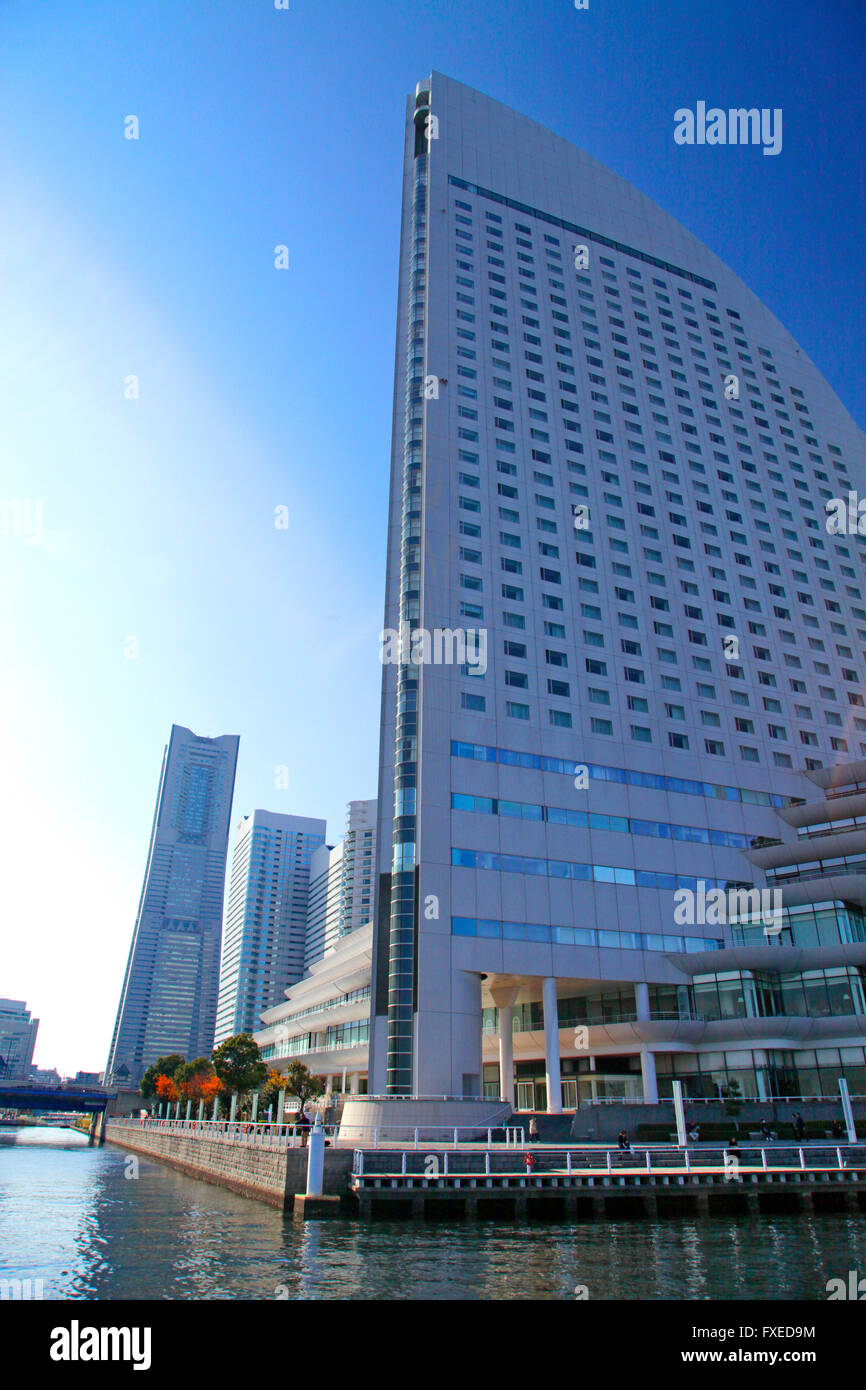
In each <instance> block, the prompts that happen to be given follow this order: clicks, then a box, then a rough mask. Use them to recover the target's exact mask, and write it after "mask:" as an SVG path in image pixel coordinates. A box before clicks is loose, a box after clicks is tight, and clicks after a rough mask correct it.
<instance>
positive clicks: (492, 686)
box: [370, 73, 866, 1111]
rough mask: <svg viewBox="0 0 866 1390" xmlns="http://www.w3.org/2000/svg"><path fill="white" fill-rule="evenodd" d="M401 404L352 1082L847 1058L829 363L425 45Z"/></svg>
mask: <svg viewBox="0 0 866 1390" xmlns="http://www.w3.org/2000/svg"><path fill="white" fill-rule="evenodd" d="M752 231H753V229H750V228H749V227H744V229H743V235H744V236H749V235H751V234H752ZM755 234H756V235H761V234H762V233H761V232H760V230H759V229H758V230H757V231H755ZM394 421H395V428H394V439H393V450H392V463H391V500H390V516H389V542H388V571H387V590H386V604H385V627H386V628H387V629H391V630H398V629H400V627H401V625H406V629H407V633H408V634H409V635H410V636H411V639H412V640H411V644H410V642H408V641H407V642H404V649H405V651H406V652H409V651H414V652H415V653H416V654H417V655H419V656H420V658H421V659H420V660H419V661H418V662H417V663H415V664H410V663H408V662H406V661H401V662H399V663H398V664H386V665H385V666H384V668H383V705H382V710H383V716H382V745H381V760H380V780H379V802H378V815H379V825H378V845H379V879H378V911H377V914H376V919H375V929H374V954H373V1009H372V1027H371V1078H370V1090H371V1092H378V1093H381V1092H388V1093H390V1094H392V1095H413V1094H414V1095H450V1096H461V1095H473V1096H477V1095H480V1094H481V1093H482V1090H483V1091H485V1092H488V1093H490V1094H494V1095H496V1094H500V1093H501V1094H502V1095H504V1096H506V1097H507V1098H509V1099H512V1098H514V1095H515V1085H517V1086H524V1087H525V1088H526V1090H525V1092H524V1093H523V1104H524V1108H533V1107H538V1108H541V1107H543V1106H546V1107H547V1108H549V1109H550V1110H552V1111H558V1110H560V1109H561V1108H563V1105H564V1104H571V1105H573V1104H574V1102H575V1098H576V1096H577V1095H578V1088H579V1087H580V1088H584V1087H585V1088H586V1090H585V1094H587V1095H590V1092H591V1094H592V1096H594V1097H597V1096H601V1095H607V1096H625V1097H629V1096H633V1095H641V1094H642V1095H643V1096H644V1097H645V1098H646V1099H648V1100H654V1099H656V1098H657V1096H658V1095H659V1094H662V1095H670V1093H671V1084H672V1079H673V1077H674V1075H677V1076H679V1077H681V1079H683V1081H684V1082H685V1084H686V1087H687V1090H688V1091H690V1092H691V1093H693V1094H708V1095H717V1094H719V1093H720V1092H721V1091H722V1090H723V1088H725V1087H730V1086H731V1085H732V1084H733V1083H736V1086H737V1087H738V1088H739V1090H740V1093H741V1094H745V1095H756V1096H762V1095H766V1094H804V1093H808V1092H809V1091H810V1090H814V1089H815V1088H820V1087H823V1088H824V1089H825V1090H826V1089H827V1088H828V1087H829V1089H830V1091H831V1093H832V1090H833V1088H834V1085H835V1079H836V1078H837V1077H838V1076H840V1075H843V1074H846V1075H848V1076H849V1077H850V1078H851V1079H852V1080H853V1083H854V1085H857V1086H859V1087H860V1089H861V1090H862V1089H863V1085H862V1082H863V1081H864V1079H866V1054H864V1043H866V1020H864V1018H863V1004H862V998H863V994H862V981H861V976H860V971H861V962H862V958H863V950H864V945H863V943H864V941H866V923H864V916H863V905H864V902H866V877H864V872H863V870H864V865H866V832H864V829H863V826H862V824H861V820H862V818H861V815H860V812H861V811H862V810H863V809H864V805H863V804H862V803H863V797H864V787H866V707H864V693H863V682H864V658H863V652H864V644H866V574H864V546H866V537H864V536H861V535H858V534H856V531H857V527H856V524H855V526H854V527H853V528H851V527H850V526H849V525H847V524H842V525H841V526H839V525H837V526H835V527H834V526H833V525H832V524H831V521H832V517H831V516H828V511H827V507H828V504H830V506H831V508H832V505H833V501H834V499H847V498H848V495H849V490H850V491H855V492H859V493H860V495H864V493H866V441H864V438H863V435H862V433H861V432H860V430H859V429H858V428H857V426H856V425H855V423H854V421H853V420H852V419H851V417H850V415H849V414H848V412H847V411H846V410H845V408H844V407H843V405H842V404H841V402H840V401H839V400H838V398H837V397H836V395H835V394H834V392H833V391H832V389H831V388H830V386H829V385H828V384H827V382H826V381H825V380H824V379H823V377H822V376H821V374H820V373H819V371H818V370H817V368H816V367H815V366H814V365H813V364H812V363H811V362H810V361H809V359H808V358H807V357H806V355H805V353H804V352H803V351H802V350H801V348H800V347H798V345H797V343H796V342H795V341H794V340H793V338H792V337H791V335H790V334H789V333H788V332H787V331H786V330H785V328H783V326H782V325H781V324H780V323H779V322H778V321H777V320H776V319H775V318H774V317H773V315H772V314H771V313H770V312H769V311H768V310H767V309H766V308H765V306H764V305H763V304H762V303H761V302H760V301H759V300H758V299H757V298H756V297H755V295H754V294H753V293H752V292H751V291H750V290H749V289H748V288H747V287H746V285H744V284H743V283H742V281H740V280H739V279H738V278H737V276H736V275H734V274H733V273H732V272H731V271H730V270H729V269H728V267H727V266H726V265H725V264H724V263H723V261H722V260H721V259H719V257H718V256H717V255H715V254H714V253H713V252H711V251H710V250H708V248H707V247H705V246H704V245H702V244H701V243H700V242H699V241H698V240H697V239H696V238H695V237H693V236H692V235H690V233H688V232H687V231H686V230H685V229H684V228H683V227H681V226H680V225H679V224H678V223H676V222H675V221H674V220H673V218H671V217H670V216H668V215H667V214H666V213H665V212H663V211H662V209H661V208H659V207H657V206H656V205H655V204H654V203H652V202H651V201H650V200H649V199H648V198H647V197H645V196H644V195H642V194H641V193H639V192H638V191H637V190H636V189H635V188H633V187H631V186H629V185H628V184H627V183H625V182H624V180H622V179H621V178H619V177H618V176H617V175H616V174H614V173H612V172H611V171H610V170H608V169H606V168H604V167H603V166H602V165H600V164H598V163H597V162H596V161H595V160H594V159H592V158H591V157H590V156H589V155H587V154H584V153H583V152H582V151H581V150H578V149H576V148H574V147H573V146H571V145H569V144H568V143H567V142H566V141H565V140H563V139H561V138H560V137H559V136H557V135H554V134H552V133H551V132H550V131H548V130H545V129H543V128H542V127H541V126H539V125H537V124H536V123H535V122H533V121H531V120H529V119H527V118H526V117H524V116H521V115H518V114H517V113H516V112H514V111H512V110H510V109H509V108H507V107H505V106H503V105H501V104H499V103H498V102H495V101H492V100H490V99H489V98H488V97H485V96H483V95H482V94H481V93H479V92H476V91H473V90H471V89H470V88H468V87H465V86H463V85H462V84H460V83H458V82H455V81H452V80H451V79H449V78H447V77H443V76H442V75H441V74H439V73H434V74H433V75H432V77H431V78H430V79H429V80H427V81H424V82H422V83H421V84H419V87H418V90H417V92H416V94H415V96H414V97H413V98H410V100H409V102H408V104H407V114H406V145H405V165H404V182H403V227H402V242H401V256H400V277H399V311H398V346H397V365H396V376H395V411H394ZM443 632H445V633H448V634H449V637H448V639H447V640H446V642H445V644H444V645H443V644H442V643H441V642H440V644H439V648H438V657H437V656H436V652H437V634H442V633H443ZM455 633H457V634H460V633H463V634H464V635H468V634H469V633H474V634H475V637H474V638H473V639H472V640H470V641H469V643H468V644H467V643H466V642H464V643H463V645H462V646H461V645H460V643H459V642H456V641H455V640H453V639H454V634H455ZM478 634H482V635H483V645H484V659H483V660H481V659H478V658H479V654H480V648H479V644H478ZM416 639H417V643H416ZM424 641H426V643H427V655H425V654H424V648H423V645H422V643H423V642H424ZM473 643H474V644H473ZM448 650H450V651H451V652H452V653H453V655H452V656H451V657H450V658H449V657H448V656H447V655H444V656H443V652H447V651H448ZM431 654H432V656H431ZM816 786H817V789H818V790H816ZM739 886H744V888H751V887H756V888H759V889H766V890H767V891H768V892H769V893H770V894H775V893H778V894H779V895H780V896H779V898H778V899H775V898H771V901H772V902H773V903H774V904H775V903H777V902H778V904H779V911H778V914H777V915H775V916H773V917H772V918H771V921H770V923H769V924H768V923H766V922H763V921H762V919H761V916H760V913H756V912H755V910H754V906H753V905H754V899H732V898H731V897H730V894H731V893H732V892H735V891H736V890H737V889H738V887H739ZM709 893H717V894H719V895H720V897H721V900H722V910H721V911H708V910H707V894H709ZM714 901H715V900H714ZM749 903H751V904H752V907H751V908H750V907H749ZM732 904H733V905H732ZM777 928H778V929H777ZM813 972H815V973H814V976H813ZM488 1022H489V1024H490V1028H491V1029H492V1031H493V1033H494V1036H495V1033H496V1031H497V1030H498V1036H499V1060H498V1063H497V1062H495V1061H494V1060H493V1059H492V1058H491V1060H490V1061H489V1062H488V1061H487V1060H486V1059H485V1058H484V1056H483V1041H482V1040H483V1034H484V1031H485V1026H486V1024H487V1023H488ZM515 1023H516V1024H517V1025H518V1027H517V1031H516V1032H514V1034H512V1025H513V1024H515ZM520 1035H525V1037H526V1038H529V1037H530V1035H531V1037H532V1038H534V1039H535V1040H536V1041H535V1043H531V1042H525V1043H521V1044H520V1045H519V1046H518V1047H517V1050H518V1052H521V1050H522V1055H523V1057H524V1058H525V1059H526V1061H525V1063H524V1062H521V1063H520V1064H519V1066H524V1065H525V1067H526V1070H525V1071H523V1072H521V1071H520V1069H519V1066H517V1065H515V1059H514V1056H513V1047H514V1046H516V1044H515V1043H514V1042H513V1039H518V1038H519V1036H520ZM539 1037H541V1038H543V1049H542V1050H541V1054H540V1055H539V1051H538V1044H537V1040H538V1038H539ZM582 1093H583V1092H582Z"/></svg>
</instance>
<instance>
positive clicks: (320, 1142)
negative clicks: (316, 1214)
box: [307, 1113, 325, 1197]
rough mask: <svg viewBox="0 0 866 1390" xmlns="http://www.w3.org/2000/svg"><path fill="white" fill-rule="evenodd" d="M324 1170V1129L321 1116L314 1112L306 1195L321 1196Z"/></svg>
mask: <svg viewBox="0 0 866 1390" xmlns="http://www.w3.org/2000/svg"><path fill="white" fill-rule="evenodd" d="M324 1172H325V1131H324V1129H323V1128H322V1117H321V1115H320V1114H318V1113H317V1114H316V1123H315V1124H314V1125H313V1128H312V1129H311V1130H310V1143H309V1149H308V1153H307V1196H308V1197H321V1195H322V1182H323V1179H324Z"/></svg>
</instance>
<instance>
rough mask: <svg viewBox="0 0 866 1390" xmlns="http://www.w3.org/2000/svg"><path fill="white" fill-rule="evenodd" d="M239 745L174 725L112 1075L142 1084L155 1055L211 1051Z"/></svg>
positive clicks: (113, 1043)
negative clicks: (199, 734) (145, 1072)
mask: <svg viewBox="0 0 866 1390" xmlns="http://www.w3.org/2000/svg"><path fill="white" fill-rule="evenodd" d="M237 756H238V738H237V736H236V735H233V734H226V735H224V736H223V737H221V738H200V737H199V736H198V735H196V734H194V733H193V732H192V731H191V730H190V729H185V728H182V727H181V726H180V725H179V724H173V725H172V729H171V737H170V739H169V742H168V747H167V748H166V750H165V752H164V754H163V760H162V772H161V775H160V781H159V793H158V795H157V799H156V810H155V812H154V818H153V828H152V830H151V837H150V850H149V853H148V858H147V868H146V870H145V875H144V884H143V886H142V891H141V898H140V901H139V907H138V916H137V918H136V922H135V930H134V932H133V936H132V945H131V947H130V952H129V960H128V962H127V967H126V975H125V977H124V981H123V991H122V993H121V996H120V1005H119V1007H118V1011H117V1021H116V1023H115V1025H114V1036H113V1038H112V1041H111V1051H110V1053H109V1058H108V1066H107V1068H106V1082H107V1083H109V1084H111V1083H115V1084H118V1083H119V1084H124V1083H129V1084H132V1085H134V1084H137V1082H138V1081H139V1080H140V1078H141V1075H142V1073H143V1072H144V1071H145V1070H146V1069H147V1067H148V1066H150V1064H151V1062H154V1061H156V1059H157V1058H158V1057H162V1056H166V1055H167V1054H169V1053H172V1052H182V1053H183V1054H184V1055H185V1056H186V1057H188V1058H194V1057H199V1056H206V1055H208V1054H209V1053H210V1051H211V1049H212V1048H213V1042H214V1023H215V1018H216V1005H217V986H218V983H219V967H220V935H221V926H222V908H223V892H224V888H225V873H226V851H227V845H228V831H229V816H230V814H231V804H232V794H233V791H234V780H235V768H236V765H237Z"/></svg>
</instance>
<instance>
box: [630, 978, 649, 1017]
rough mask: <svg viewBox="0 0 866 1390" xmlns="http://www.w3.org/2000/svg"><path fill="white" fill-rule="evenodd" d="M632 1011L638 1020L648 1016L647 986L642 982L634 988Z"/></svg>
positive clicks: (639, 981)
mask: <svg viewBox="0 0 866 1390" xmlns="http://www.w3.org/2000/svg"><path fill="white" fill-rule="evenodd" d="M634 1011H635V1013H636V1014H637V1016H638V1018H640V1019H645V1018H649V1016H650V1002H649V985H648V984H647V983H646V982H645V981H643V980H638V982H637V984H636V985H635V987H634Z"/></svg>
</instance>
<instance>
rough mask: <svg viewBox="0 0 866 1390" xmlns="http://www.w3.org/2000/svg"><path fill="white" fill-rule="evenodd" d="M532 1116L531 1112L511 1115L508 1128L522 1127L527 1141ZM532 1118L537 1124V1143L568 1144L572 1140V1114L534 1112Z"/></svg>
mask: <svg viewBox="0 0 866 1390" xmlns="http://www.w3.org/2000/svg"><path fill="white" fill-rule="evenodd" d="M532 1118H533V1116H532V1115H531V1114H529V1113H527V1112H521V1114H519V1115H512V1116H511V1119H510V1120H509V1121H508V1126H509V1128H510V1129H522V1130H523V1132H524V1134H525V1135H526V1138H527V1142H528V1141H529V1122H530V1120H531V1119H532ZM534 1118H535V1121H536V1124H537V1125H538V1142H539V1144H568V1143H571V1142H572V1141H573V1138H574V1135H573V1132H572V1125H573V1122H574V1116H573V1115H570V1114H569V1115H548V1114H546V1113H545V1112H541V1113H539V1114H536V1115H535V1117H534Z"/></svg>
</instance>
